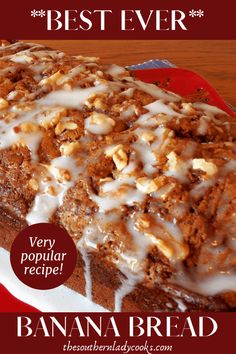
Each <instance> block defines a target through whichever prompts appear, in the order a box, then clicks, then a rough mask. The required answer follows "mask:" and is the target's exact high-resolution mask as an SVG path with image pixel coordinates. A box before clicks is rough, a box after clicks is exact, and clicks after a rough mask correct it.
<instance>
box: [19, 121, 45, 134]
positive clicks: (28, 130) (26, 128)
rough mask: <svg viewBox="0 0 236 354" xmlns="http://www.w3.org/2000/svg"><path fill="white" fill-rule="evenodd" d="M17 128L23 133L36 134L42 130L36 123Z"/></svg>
mask: <svg viewBox="0 0 236 354" xmlns="http://www.w3.org/2000/svg"><path fill="white" fill-rule="evenodd" d="M17 128H19V131H21V132H23V133H35V132H37V131H39V130H40V127H39V125H38V124H37V123H34V122H24V123H21V124H20V125H19V126H18V127H16V129H17ZM16 131H17V130H16Z"/></svg>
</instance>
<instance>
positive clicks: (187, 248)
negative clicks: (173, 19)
mask: <svg viewBox="0 0 236 354" xmlns="http://www.w3.org/2000/svg"><path fill="white" fill-rule="evenodd" d="M235 140H236V130H235V118H233V117H229V116H228V115H227V114H226V113H224V112H223V111H221V110H220V109H218V108H216V107H213V106H210V105H208V104H206V103H199V102H186V101H185V100H184V99H183V98H181V97H180V96H178V95H176V94H174V93H171V92H168V91H164V90H162V89H160V88H158V87H157V86H155V85H152V84H146V83H144V82H141V81H139V80H135V79H134V78H133V77H132V76H130V74H129V72H128V71H126V70H125V69H124V68H121V67H119V66H117V65H102V64H101V63H100V61H99V59H98V58H86V57H81V56H67V55H65V54H64V53H62V52H59V51H55V50H52V49H50V48H46V47H43V46H42V45H38V44H33V43H23V42H13V43H11V42H7V41H2V46H1V47H0V246H3V247H5V248H6V249H10V247H11V244H12V242H13V240H14V237H15V236H16V235H17V233H18V232H19V231H20V230H21V229H23V228H25V227H26V226H27V225H31V224H34V223H39V222H51V223H56V224H58V225H60V226H61V227H62V228H64V229H66V230H67V231H68V233H69V234H70V235H71V237H72V238H73V240H74V242H75V243H76V245H77V247H78V264H77V267H76V269H75V271H74V274H73V275H72V276H71V277H70V279H69V280H68V282H67V285H68V286H70V287H72V288H73V289H75V290H76V291H78V292H80V293H81V294H84V295H85V296H87V297H88V298H90V299H91V300H92V301H94V302H96V303H98V304H100V305H102V306H104V307H105V308H107V309H109V310H112V311H114V310H115V311H192V310H204V311H210V310H211V311H220V310H224V311H235V310H236V143H235ZM0 271H1V270H0Z"/></svg>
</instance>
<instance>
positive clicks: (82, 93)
mask: <svg viewBox="0 0 236 354" xmlns="http://www.w3.org/2000/svg"><path fill="white" fill-rule="evenodd" d="M107 89H108V87H107V86H105V85H102V84H100V85H98V86H94V87H88V88H83V89H73V90H71V91H66V90H57V91H52V92H50V93H49V94H48V95H47V96H45V97H43V98H41V99H40V100H39V103H40V104H41V105H47V106H55V105H58V106H63V107H67V108H77V109H79V108H82V106H83V105H84V102H85V101H86V99H87V98H88V97H89V96H90V95H92V94H93V93H99V92H105V91H106V90H107Z"/></svg>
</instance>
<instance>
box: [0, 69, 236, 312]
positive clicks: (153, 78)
mask: <svg viewBox="0 0 236 354" xmlns="http://www.w3.org/2000/svg"><path fill="white" fill-rule="evenodd" d="M131 72H132V73H133V75H134V76H135V77H136V78H138V79H140V80H143V81H145V82H148V83H156V82H158V85H159V86H160V87H163V88H165V89H167V90H170V91H173V92H174V93H176V94H179V95H181V96H183V97H190V98H192V100H195V101H196V96H197V98H199V97H200V98H202V99H201V100H202V101H204V102H206V101H207V103H209V104H212V105H214V106H216V107H218V108H220V109H222V110H223V111H225V112H226V113H228V114H229V115H232V116H235V117H236V113H235V112H233V111H232V110H231V109H230V107H229V106H228V105H227V104H226V103H225V101H224V100H223V99H222V98H221V97H220V95H219V94H218V92H217V91H216V90H215V89H214V88H213V87H212V86H211V84H210V83H209V82H207V81H206V80H205V79H204V78H203V77H201V76H200V75H199V74H197V73H195V72H194V71H191V70H188V69H182V68H160V69H144V70H132V71H131ZM0 299H1V301H0V312H36V311H38V310H37V309H35V308H34V307H32V306H30V305H28V304H25V303H24V302H22V301H20V300H18V299H17V298H16V297H14V296H13V295H11V294H10V292H9V291H8V290H7V289H6V288H5V287H4V286H3V285H1V284H0Z"/></svg>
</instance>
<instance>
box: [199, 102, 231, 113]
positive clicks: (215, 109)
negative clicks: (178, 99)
mask: <svg viewBox="0 0 236 354" xmlns="http://www.w3.org/2000/svg"><path fill="white" fill-rule="evenodd" d="M193 107H195V108H197V109H201V110H203V111H204V113H206V114H207V115H209V113H212V114H213V115H216V114H221V115H224V116H225V115H228V114H227V113H226V112H224V111H222V109H220V108H218V107H216V106H212V105H209V104H207V103H202V102H195V103H193Z"/></svg>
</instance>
